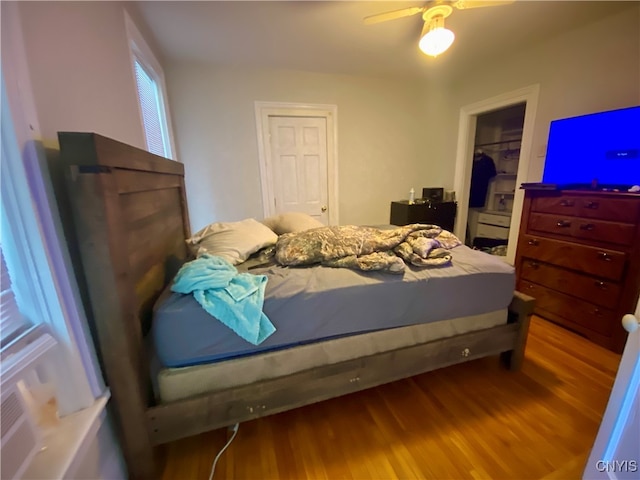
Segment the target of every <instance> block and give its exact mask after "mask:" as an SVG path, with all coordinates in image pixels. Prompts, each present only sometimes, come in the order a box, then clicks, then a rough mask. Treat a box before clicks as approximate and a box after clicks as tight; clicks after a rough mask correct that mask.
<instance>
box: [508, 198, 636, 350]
mask: <svg viewBox="0 0 640 480" xmlns="http://www.w3.org/2000/svg"><path fill="white" fill-rule="evenodd" d="M516 274H517V289H518V290H520V291H521V292H523V293H526V294H527V295H531V296H533V297H535V298H536V309H535V312H536V314H538V315H540V316H541V317H544V318H546V319H548V320H551V321H553V322H555V323H558V324H560V325H562V326H564V327H566V328H568V329H571V330H573V331H575V332H578V333H580V334H582V335H583V336H585V337H587V338H589V339H590V340H591V341H593V342H595V343H598V344H600V345H602V346H604V347H606V348H608V349H610V350H614V351H616V352H621V351H622V349H623V348H624V342H625V340H626V332H625V331H624V329H623V328H622V326H621V325H620V320H621V318H622V316H623V315H624V314H625V313H633V312H634V310H635V307H636V303H637V301H638V292H639V290H640V195H639V194H628V193H613V192H595V191H581V190H575V191H573V190H565V191H540V190H527V191H526V193H525V201H524V207H523V212H522V221H521V226H520V236H519V239H518V249H517V253H516Z"/></svg>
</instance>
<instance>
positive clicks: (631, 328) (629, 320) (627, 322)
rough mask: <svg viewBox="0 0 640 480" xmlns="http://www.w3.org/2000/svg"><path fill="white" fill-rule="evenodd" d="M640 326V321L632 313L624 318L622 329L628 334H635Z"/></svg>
mask: <svg viewBox="0 0 640 480" xmlns="http://www.w3.org/2000/svg"><path fill="white" fill-rule="evenodd" d="M639 326H640V321H639V320H638V319H637V318H636V317H634V316H633V315H631V314H630V313H627V314H626V315H625V316H624V317H622V327H623V328H624V329H625V330H626V331H627V332H629V333H631V332H635V331H636V330H637V329H638V327H639Z"/></svg>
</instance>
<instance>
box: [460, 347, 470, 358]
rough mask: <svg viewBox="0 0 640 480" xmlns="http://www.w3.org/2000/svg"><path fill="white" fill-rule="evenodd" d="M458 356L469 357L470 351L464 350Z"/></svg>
mask: <svg viewBox="0 0 640 480" xmlns="http://www.w3.org/2000/svg"><path fill="white" fill-rule="evenodd" d="M460 355H462V356H463V357H468V356H469V355H471V350H469V349H468V348H465V349H464V350H462V352H461V353H460Z"/></svg>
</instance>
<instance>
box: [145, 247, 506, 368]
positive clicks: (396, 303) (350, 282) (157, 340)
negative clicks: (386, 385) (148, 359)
mask: <svg viewBox="0 0 640 480" xmlns="http://www.w3.org/2000/svg"><path fill="white" fill-rule="evenodd" d="M451 253H452V256H453V260H452V265H450V266H445V267H439V268H417V267H409V266H408V267H407V269H406V271H405V272H404V274H403V275H393V274H389V273H383V272H359V271H354V270H350V269H340V268H328V267H322V266H313V267H299V268H287V267H281V266H277V265H271V266H268V267H264V268H257V269H254V270H251V272H252V273H256V274H265V275H267V277H268V282H267V287H266V292H265V303H264V307H263V311H264V312H265V314H266V315H267V316H268V317H269V319H270V320H271V321H272V323H273V324H274V326H275V327H276V331H275V332H274V333H273V334H272V335H271V336H270V337H268V338H267V339H266V340H265V341H264V342H262V343H261V344H260V345H257V346H256V345H252V344H251V343H249V342H247V341H245V340H243V339H242V338H240V337H239V336H237V335H236V334H235V333H234V332H233V331H231V330H230V329H229V328H227V327H226V326H225V325H223V324H222V323H221V322H219V321H218V320H216V319H215V318H214V317H212V316H211V315H209V314H208V313H206V312H205V311H204V310H203V309H202V308H201V307H200V305H199V304H198V303H197V302H196V301H195V300H194V299H193V297H192V296H191V295H182V294H177V293H169V294H167V295H165V296H163V299H162V301H160V302H159V303H158V304H157V305H156V311H155V314H154V321H153V327H152V338H153V343H154V348H155V353H156V355H157V357H158V359H159V361H160V363H161V365H162V366H163V367H174V368H176V367H185V366H191V365H198V364H204V363H211V362H217V361H222V360H228V359H233V358H239V357H243V356H247V355H253V354H256V353H264V352H269V351H276V350H279V349H284V348H291V347H293V346H300V345H305V344H308V343H313V342H318V341H321V340H328V339H334V338H340V337H344V336H349V335H355V334H362V333H367V332H374V331H378V330H384V329H391V328H398V327H405V326H410V325H417V324H421V323H430V322H438V321H441V320H448V319H452V318H463V317H470V316H474V315H478V314H483V313H488V312H495V311H498V310H503V309H506V308H507V306H508V305H509V303H510V301H511V298H512V296H513V290H514V287H515V273H514V269H513V267H511V266H510V265H508V264H506V263H505V262H503V261H502V260H500V259H499V258H497V257H494V256H492V255H488V254H486V253H483V252H480V251H477V250H472V249H470V248H468V247H466V246H459V247H456V248H454V249H452V250H451Z"/></svg>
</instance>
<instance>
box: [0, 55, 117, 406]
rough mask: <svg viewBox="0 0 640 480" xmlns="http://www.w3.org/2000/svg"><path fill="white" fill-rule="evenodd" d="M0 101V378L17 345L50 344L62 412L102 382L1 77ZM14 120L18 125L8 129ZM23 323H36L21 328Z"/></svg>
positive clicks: (88, 397)
mask: <svg viewBox="0 0 640 480" xmlns="http://www.w3.org/2000/svg"><path fill="white" fill-rule="evenodd" d="M3 66H4V65H3ZM12 73H13V72H12ZM12 80H13V78H12ZM13 85H15V82H12V86H13ZM12 91H15V90H12ZM13 98H17V97H16V96H14V97H13ZM0 105H1V108H2V124H1V127H2V128H1V134H2V137H1V138H2V141H1V144H0V149H1V152H2V161H1V162H0V170H1V172H0V173H1V174H0V183H1V185H0V187H1V188H0V198H1V200H2V201H1V203H0V224H1V227H2V228H1V234H2V236H1V240H0V243H1V245H2V256H3V259H2V260H3V262H2V272H1V273H2V278H1V281H2V287H1V289H2V291H3V292H2V293H3V295H2V309H3V311H2V319H1V320H2V325H1V328H2V329H3V331H2V343H3V344H6V346H5V345H3V346H4V348H2V351H1V352H0V354H1V355H0V367H1V369H2V372H3V377H4V374H5V373H7V372H8V371H9V369H15V368H17V367H18V366H19V364H22V363H24V362H23V361H22V360H21V355H22V354H24V352H25V350H24V349H25V348H26V347H25V345H33V346H36V347H37V346H38V345H39V343H37V342H36V340H38V339H40V340H42V341H43V342H44V343H46V344H47V345H48V348H49V347H50V346H51V345H52V344H54V343H57V345H58V347H57V349H56V355H55V358H54V359H53V360H52V362H51V363H52V366H53V369H54V370H55V372H56V375H55V376H56V385H57V393H58V406H59V411H60V414H61V415H62V416H64V415H67V414H69V413H72V412H75V411H77V410H80V409H83V408H86V407H88V406H90V405H92V404H93V403H94V400H95V398H97V397H98V396H100V395H101V394H102V392H103V391H104V388H105V387H104V383H103V381H102V378H101V375H100V373H99V369H98V366H97V362H96V360H95V353H94V351H93V347H92V345H91V343H90V342H89V340H88V339H89V335H88V327H87V326H86V319H84V311H83V310H82V308H81V306H80V301H79V298H78V297H76V296H75V290H74V287H73V283H72V282H74V281H75V277H73V276H72V275H71V274H70V261H68V259H67V258H66V257H65V255H66V256H68V252H67V251H66V247H65V246H64V244H63V243H62V241H61V238H63V237H62V236H61V235H59V234H58V229H57V227H58V225H57V223H56V219H57V218H58V217H57V209H55V208H54V206H53V204H52V199H50V198H49V197H48V194H47V188H46V187H45V185H44V183H43V182H44V181H45V179H44V176H43V173H42V172H41V171H40V170H39V167H40V165H41V164H40V160H41V159H40V157H39V154H38V151H37V149H36V147H35V145H34V142H32V141H30V140H29V137H28V136H29V135H31V134H32V132H31V131H30V130H27V128H28V127H26V126H25V125H24V124H23V123H22V117H20V116H19V114H15V115H16V118H18V120H19V121H20V122H19V123H17V124H14V122H13V120H12V119H13V112H12V111H11V110H10V108H9V102H8V95H7V91H6V89H5V82H4V76H3V78H2V102H0ZM16 105H18V104H17V103H16ZM19 107H21V105H20V106H18V107H16V111H18V110H19ZM15 125H17V126H18V127H20V128H21V129H20V130H16V129H14V126H15ZM20 145H22V148H21V147H20ZM75 289H76V290H77V286H76V287H75ZM12 294H13V295H12ZM5 325H6V326H7V329H8V330H7V331H6V332H5V331H4V328H5ZM31 325H36V327H35V328H34V329H29V327H30V326H31ZM41 325H42V326H46V328H45V329H43V328H41V327H40V326H41ZM25 330H28V331H27V332H26V333H25V335H24V336H23V335H21V333H22V332H24V331H25ZM42 332H51V334H52V335H53V336H55V342H53V341H52V342H49V341H48V339H51V340H53V338H52V337H51V335H49V334H47V335H44V334H42ZM19 354H20V355H19Z"/></svg>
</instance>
